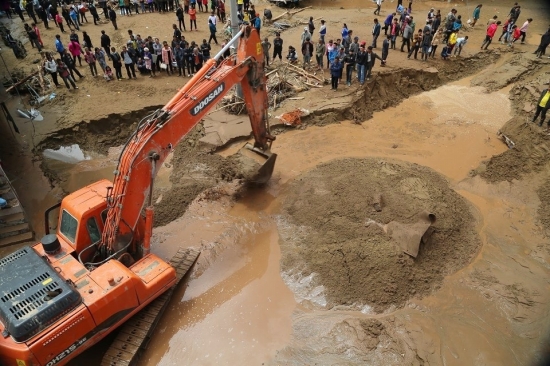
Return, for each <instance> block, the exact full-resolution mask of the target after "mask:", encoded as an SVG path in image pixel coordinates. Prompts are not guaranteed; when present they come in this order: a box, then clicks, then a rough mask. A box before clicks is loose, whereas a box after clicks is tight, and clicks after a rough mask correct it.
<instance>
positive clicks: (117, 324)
mask: <svg viewBox="0 0 550 366" xmlns="http://www.w3.org/2000/svg"><path fill="white" fill-rule="evenodd" d="M236 42H238V46H237V52H236V55H234V56H232V57H228V58H226V59H224V60H221V61H219V60H218V59H219V58H220V57H221V56H222V55H223V54H224V53H225V52H226V51H227V50H228V49H229V47H230V45H231V44H233V43H236ZM237 84H240V85H241V87H242V92H243V97H244V101H245V104H246V108H247V111H248V115H249V117H250V122H251V125H252V134H253V136H254V144H253V145H252V144H247V145H245V146H244V147H243V149H241V150H242V151H241V152H242V154H243V156H245V157H247V158H248V159H252V160H253V161H254V163H255V164H256V166H258V174H257V175H256V176H255V177H253V180H255V181H256V182H258V183H265V182H266V181H267V180H269V178H270V177H271V174H272V172H273V168H274V165H275V159H276V157H277V155H276V154H273V153H271V151H270V149H271V143H272V141H273V140H274V139H275V137H273V136H271V135H270V133H269V124H268V113H267V108H268V101H267V91H266V75H265V72H264V55H263V52H262V46H261V41H260V37H259V35H258V33H257V31H256V30H255V29H253V28H251V27H249V26H243V27H242V28H241V29H240V31H239V33H238V34H237V35H236V36H235V37H234V38H233V39H232V40H231V41H230V42H229V43H228V44H227V46H225V47H224V48H223V49H222V50H221V51H220V52H219V53H218V55H216V57H214V58H213V59H210V60H208V61H207V62H206V63H205V64H204V66H203V67H202V68H201V70H200V71H199V72H197V74H196V75H195V76H194V77H193V78H192V79H191V80H190V81H189V82H188V83H187V84H186V85H185V86H184V87H183V88H181V90H179V92H178V93H177V95H176V96H174V98H172V100H170V101H169V102H168V104H166V106H164V107H163V108H162V109H160V110H157V111H155V112H153V113H152V114H151V115H149V116H146V117H145V118H144V119H142V120H141V121H140V123H139V124H138V127H137V129H136V131H135V132H134V133H133V135H132V136H131V137H130V138H129V139H128V141H127V143H126V144H125V146H124V148H123V151H122V152H121V154H120V157H119V161H118V166H117V169H116V170H115V172H114V173H115V178H114V181H113V182H112V183H111V182H109V181H107V180H101V181H98V182H96V183H93V184H91V185H89V186H87V187H84V188H82V189H80V190H78V191H76V192H73V193H71V194H70V195H68V196H66V197H65V198H64V199H63V200H62V202H61V203H59V204H58V205H56V206H54V207H52V208H50V209H48V210H47V211H46V214H45V219H46V235H45V236H44V237H43V238H42V240H41V242H40V243H37V244H35V245H34V246H32V247H24V248H21V249H19V250H17V251H16V252H14V253H12V254H10V255H8V256H6V257H4V258H1V259H0V333H1V335H0V365H3V366H8V365H14V366H37V365H42V366H53V365H63V364H66V363H67V362H68V361H69V360H71V359H73V358H74V357H75V356H77V355H78V354H80V353H82V352H83V351H85V350H86V349H88V348H90V347H91V346H93V345H94V344H96V343H97V342H98V341H100V340H101V339H103V338H104V337H105V336H106V335H108V334H109V333H111V332H113V331H114V330H115V329H118V332H117V335H116V338H115V340H114V342H113V343H112V344H111V346H110V348H109V349H108V351H107V352H106V354H105V356H104V358H103V361H102V365H110V366H115V365H130V364H132V362H135V358H136V355H137V354H138V353H139V350H140V349H143V348H144V347H145V346H146V343H147V341H148V339H149V338H150V337H151V334H152V330H153V329H154V327H155V325H156V323H157V322H158V320H159V317H160V316H161V314H162V312H163V310H164V309H165V307H166V305H167V303H168V300H169V299H170V296H171V295H172V292H173V289H174V287H175V285H176V284H177V283H178V282H179V281H180V280H181V279H182V278H183V277H184V276H185V274H186V273H187V272H188V271H189V270H190V268H191V267H192V265H193V263H194V262H195V261H196V259H197V257H198V255H199V253H198V252H197V251H195V250H193V249H185V250H182V249H180V251H178V252H177V253H176V255H175V256H174V257H173V258H172V260H171V261H170V262H166V261H164V260H163V259H161V258H159V257H158V256H156V255H154V254H153V253H151V252H150V244H151V235H152V230H153V207H152V202H151V199H152V189H153V181H154V178H155V176H156V173H157V171H158V170H159V168H160V167H161V166H162V163H163V161H164V160H165V158H166V157H167V155H168V154H169V153H170V152H172V151H173V149H174V148H175V146H176V145H177V144H178V143H179V142H180V141H181V140H182V139H183V138H184V137H185V136H186V135H187V134H188V133H189V132H190V131H191V129H192V128H193V127H194V126H195V125H197V123H199V121H200V120H201V118H202V117H203V116H205V114H206V113H207V112H208V111H209V110H210V109H212V107H213V106H214V105H216V104H217V103H218V102H219V101H220V99H221V98H222V96H223V95H224V94H225V93H226V92H228V91H229V90H230V89H231V88H232V87H233V86H235V85H237ZM54 209H55V210H59V211H57V212H58V213H59V218H58V224H57V230H56V233H55V234H50V233H49V224H48V221H49V216H50V214H51V213H52V212H54Z"/></svg>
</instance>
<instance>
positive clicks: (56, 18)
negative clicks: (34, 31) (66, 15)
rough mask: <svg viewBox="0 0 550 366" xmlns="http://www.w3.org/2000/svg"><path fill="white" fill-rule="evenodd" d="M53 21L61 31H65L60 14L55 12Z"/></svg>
mask: <svg viewBox="0 0 550 366" xmlns="http://www.w3.org/2000/svg"><path fill="white" fill-rule="evenodd" d="M55 22H56V23H57V25H58V26H59V29H60V30H61V33H65V29H64V28H63V17H62V16H61V14H59V13H57V14H55Z"/></svg>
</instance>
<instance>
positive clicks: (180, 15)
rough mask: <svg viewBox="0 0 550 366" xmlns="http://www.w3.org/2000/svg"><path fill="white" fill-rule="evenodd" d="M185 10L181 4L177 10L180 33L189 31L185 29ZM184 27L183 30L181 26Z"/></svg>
mask: <svg viewBox="0 0 550 366" xmlns="http://www.w3.org/2000/svg"><path fill="white" fill-rule="evenodd" d="M183 14H184V12H183V8H182V7H181V4H180V5H178V10H176V17H177V18H178V25H179V28H180V31H183V30H187V29H185V20H184V18H183ZM182 25H183V29H181V26H182Z"/></svg>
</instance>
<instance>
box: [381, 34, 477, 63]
mask: <svg viewBox="0 0 550 366" xmlns="http://www.w3.org/2000/svg"><path fill="white" fill-rule="evenodd" d="M466 38H467V37H466ZM432 41H433V36H432V32H430V31H427V32H424V35H423V36H422V57H421V59H422V61H428V56H429V54H430V47H431V45H432ZM459 54H460V53H459ZM382 59H383V57H382Z"/></svg>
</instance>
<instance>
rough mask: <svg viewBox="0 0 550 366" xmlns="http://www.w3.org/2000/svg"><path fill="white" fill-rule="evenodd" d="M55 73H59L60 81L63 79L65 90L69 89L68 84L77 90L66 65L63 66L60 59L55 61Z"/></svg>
mask: <svg viewBox="0 0 550 366" xmlns="http://www.w3.org/2000/svg"><path fill="white" fill-rule="evenodd" d="M57 72H59V76H61V79H63V81H64V82H65V86H66V87H67V89H69V90H70V89H71V87H70V86H69V82H70V83H71V85H72V86H73V88H74V89H78V86H76V84H75V82H74V79H73V77H72V76H71V74H70V73H69V69H68V67H67V65H65V64H64V63H63V61H61V59H59V58H58V59H57Z"/></svg>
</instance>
